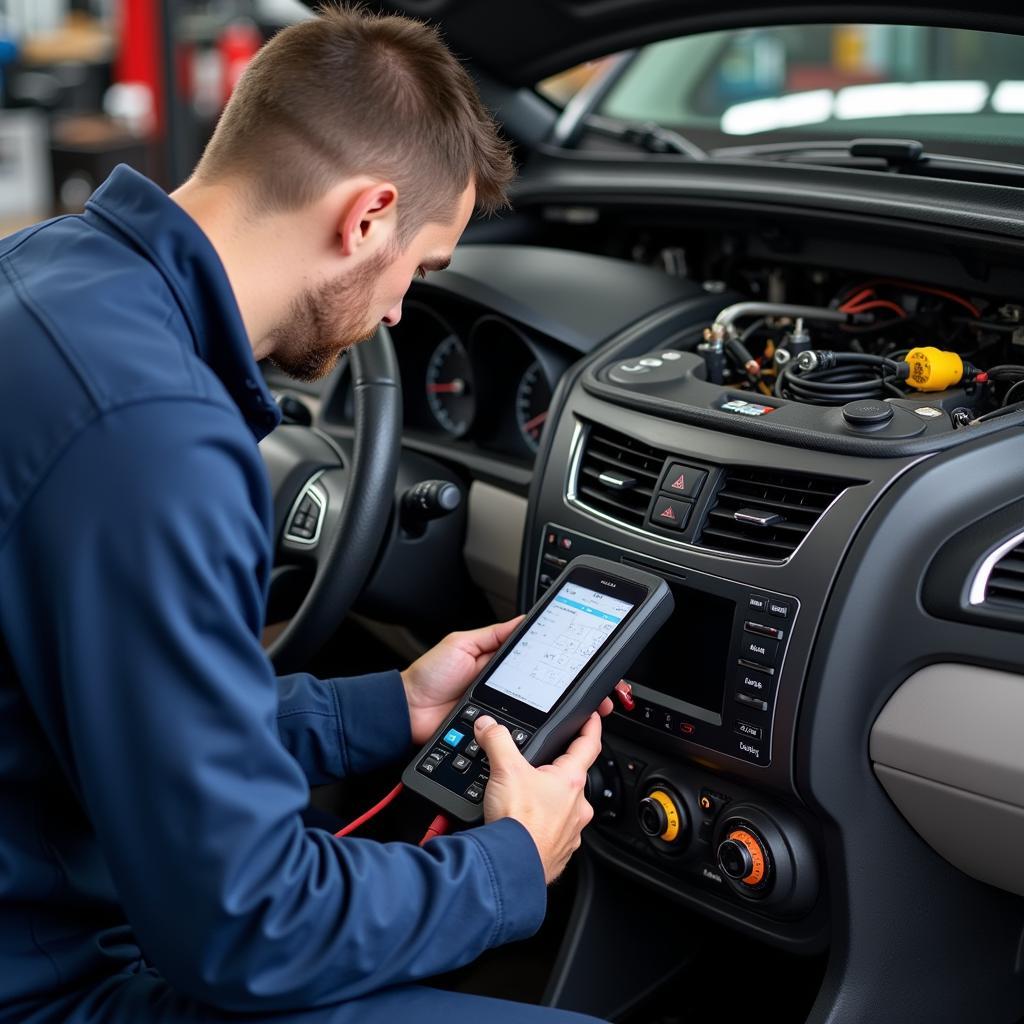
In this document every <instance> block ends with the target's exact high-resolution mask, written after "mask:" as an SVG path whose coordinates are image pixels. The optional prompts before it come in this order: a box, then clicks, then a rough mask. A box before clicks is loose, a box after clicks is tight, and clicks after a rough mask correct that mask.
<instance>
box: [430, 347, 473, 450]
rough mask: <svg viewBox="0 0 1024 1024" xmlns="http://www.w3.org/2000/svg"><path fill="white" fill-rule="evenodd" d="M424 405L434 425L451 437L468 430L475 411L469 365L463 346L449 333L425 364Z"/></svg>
mask: <svg viewBox="0 0 1024 1024" xmlns="http://www.w3.org/2000/svg"><path fill="white" fill-rule="evenodd" d="M427 404H428V405H429V406H430V411H431V413H432V414H433V417H434V419H435V420H437V422H438V425H439V426H440V427H441V429H442V430H444V431H445V432H446V433H448V434H451V435H452V437H462V435H463V434H465V433H466V431H467V430H469V427H470V424H471V423H472V422H473V416H474V415H475V413H476V396H475V394H474V389H473V367H472V366H471V364H470V361H469V355H468V354H467V352H466V349H465V347H464V346H463V344H462V342H461V341H459V339H458V338H456V337H455V335H454V334H449V335H448V337H447V338H445V339H444V340H443V341H442V342H441V343H440V344H439V345H438V346H437V348H435V349H434V351H433V352H432V353H431V356H430V360H429V362H428V363H427Z"/></svg>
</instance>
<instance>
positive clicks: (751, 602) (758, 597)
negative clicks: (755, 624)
mask: <svg viewBox="0 0 1024 1024" xmlns="http://www.w3.org/2000/svg"><path fill="white" fill-rule="evenodd" d="M747 607H748V608H749V609H750V610H751V611H752V612H766V611H768V598H767V597H764V596H763V595H762V594H751V595H750V597H748V598H747Z"/></svg>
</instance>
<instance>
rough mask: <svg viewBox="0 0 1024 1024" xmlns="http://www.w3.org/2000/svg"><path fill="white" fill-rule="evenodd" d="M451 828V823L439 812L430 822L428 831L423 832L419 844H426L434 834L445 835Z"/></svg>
mask: <svg viewBox="0 0 1024 1024" xmlns="http://www.w3.org/2000/svg"><path fill="white" fill-rule="evenodd" d="M449 828H451V823H450V822H449V821H448V819H447V818H446V817H445V816H444V815H443V814H439V815H438V816H437V817H436V818H435V819H434V820H433V821H432V822H431V823H430V828H428V829H427V831H426V832H424V833H423V838H422V839H421V840H420V841H419V843H418V844H417V845H418V846H424V845H425V844H426V843H429V842H430V840H431V839H433V838H434V836H443V835H444V834H445V833H446V832H447V831H448V829H449Z"/></svg>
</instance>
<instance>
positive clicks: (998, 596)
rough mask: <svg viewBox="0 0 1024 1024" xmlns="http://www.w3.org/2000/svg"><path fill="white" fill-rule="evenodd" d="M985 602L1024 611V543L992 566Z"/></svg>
mask: <svg viewBox="0 0 1024 1024" xmlns="http://www.w3.org/2000/svg"><path fill="white" fill-rule="evenodd" d="M985 603H986V604H993V605H998V606H1000V607H1003V608H1007V607H1008V608H1014V609H1016V610H1018V611H1024V544H1018V545H1017V547H1015V548H1014V549H1013V550H1012V551H1008V552H1007V553H1006V554H1005V555H1003V557H1002V558H1000V559H999V561H998V562H996V564H995V565H994V566H993V567H992V574H991V575H990V576H989V578H988V586H987V587H986V588H985Z"/></svg>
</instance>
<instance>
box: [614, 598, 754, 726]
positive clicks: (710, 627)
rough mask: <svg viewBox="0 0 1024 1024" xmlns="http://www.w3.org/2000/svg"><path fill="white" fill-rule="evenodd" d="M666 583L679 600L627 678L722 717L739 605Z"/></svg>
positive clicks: (718, 719) (676, 700)
mask: <svg viewBox="0 0 1024 1024" xmlns="http://www.w3.org/2000/svg"><path fill="white" fill-rule="evenodd" d="M668 583H669V585H670V586H671V588H672V596H673V597H674V598H675V602H676V606H675V611H674V612H673V613H672V618H670V619H669V620H668V622H666V623H665V625H664V626H662V627H661V629H660V630H659V631H658V634H657V636H655V638H654V639H653V640H652V641H651V642H650V643H649V644H648V645H647V647H646V648H645V649H644V652H643V654H641V655H640V657H639V658H637V660H636V661H635V662H634V663H633V667H632V668H631V669H630V670H629V672H627V673H626V676H625V678H626V679H627V680H628V681H629V682H631V683H638V684H639V685H640V686H645V687H647V688H648V689H650V690H656V691H658V693H662V694H665V695H666V696H668V697H671V698H673V699H674V700H673V703H675V702H682V703H683V704H685V705H690V706H695V707H697V708H701V709H703V710H704V711H705V712H708V713H709V714H710V716H712V717H713V719H714V720H716V721H720V716H721V713H722V700H723V698H724V696H725V682H726V676H727V673H728V670H729V647H730V644H731V642H732V635H733V619H734V617H735V614H736V604H735V602H733V601H730V600H728V599H726V598H724V597H718V596H717V595H714V594H709V593H707V592H705V591H700V590H694V589H692V588H690V587H684V586H681V585H679V584H677V583H675V582H673V581H672V580H668ZM677 710H684V709H683V708H677ZM700 717H702V718H704V717H708V715H702V716H700Z"/></svg>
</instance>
